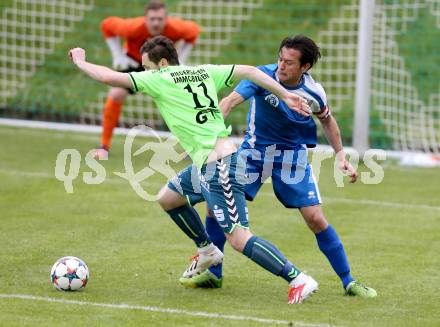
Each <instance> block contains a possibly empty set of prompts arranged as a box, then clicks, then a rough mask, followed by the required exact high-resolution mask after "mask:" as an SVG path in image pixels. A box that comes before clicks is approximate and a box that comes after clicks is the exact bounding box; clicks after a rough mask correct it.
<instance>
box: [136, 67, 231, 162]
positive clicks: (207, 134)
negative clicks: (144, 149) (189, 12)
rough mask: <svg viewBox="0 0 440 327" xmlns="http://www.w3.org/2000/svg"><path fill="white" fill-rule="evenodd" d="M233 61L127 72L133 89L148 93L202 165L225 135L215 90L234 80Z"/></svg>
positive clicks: (228, 131) (193, 156)
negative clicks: (220, 138)
mask: <svg viewBox="0 0 440 327" xmlns="http://www.w3.org/2000/svg"><path fill="white" fill-rule="evenodd" d="M233 72H234V66H233V65H200V66H168V67H166V68H162V69H159V70H152V71H144V72H138V73H136V72H133V73H129V75H130V77H131V82H132V84H133V90H134V91H135V92H141V93H145V94H148V95H150V96H151V97H152V98H153V100H154V102H155V103H156V104H157V106H158V108H159V111H160V113H161V115H162V117H163V119H164V120H165V123H166V124H167V126H168V128H169V129H170V131H171V133H173V134H174V135H175V136H176V137H177V139H178V140H179V141H180V143H181V144H182V147H183V148H184V149H185V151H186V152H187V153H188V155H189V156H190V157H191V159H192V160H193V162H194V163H195V164H196V165H197V166H198V167H201V166H202V165H203V164H204V163H205V161H206V159H207V157H208V154H209V153H210V152H211V151H212V150H213V149H214V146H215V143H216V141H217V138H219V137H225V136H228V135H229V134H230V133H231V131H230V128H226V126H225V122H224V120H223V115H222V113H221V111H220V109H219V106H218V97H217V92H218V91H219V90H221V89H222V88H225V87H231V86H232V84H233V81H232V74H233Z"/></svg>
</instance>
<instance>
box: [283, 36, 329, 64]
mask: <svg viewBox="0 0 440 327" xmlns="http://www.w3.org/2000/svg"><path fill="white" fill-rule="evenodd" d="M284 47H286V48H288V49H295V50H298V51H299V52H301V58H300V63H301V66H304V65H305V64H310V68H312V67H313V65H314V64H316V63H317V62H318V59H319V58H321V52H320V51H319V47H318V46H317V45H316V43H315V42H314V41H313V40H312V39H311V38H308V37H307V36H304V35H296V36H288V37H286V38H285V39H284V40H283V41H281V45H280V48H279V50H278V52H280V51H281V49H282V48H284Z"/></svg>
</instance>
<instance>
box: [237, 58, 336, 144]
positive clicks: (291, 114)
mask: <svg viewBox="0 0 440 327" xmlns="http://www.w3.org/2000/svg"><path fill="white" fill-rule="evenodd" d="M258 69H260V70H261V71H262V72H264V73H265V74H267V75H269V76H270V77H272V78H273V79H274V80H276V81H278V82H279V79H278V77H277V76H276V74H275V72H276V70H277V69H278V65H276V64H271V65H266V66H260V67H258ZM284 87H285V88H286V89H287V90H288V91H289V92H293V93H296V94H298V95H301V96H302V97H303V98H306V99H307V101H308V103H309V105H310V107H311V109H312V111H313V113H314V114H315V115H317V116H318V117H319V118H324V117H327V116H328V114H329V110H328V106H327V97H326V95H325V92H324V89H323V88H322V86H321V85H320V84H319V83H316V82H315V81H314V80H313V78H312V76H311V75H310V74H308V73H305V74H303V76H302V78H301V82H300V83H299V84H298V85H297V86H296V87H287V86H284ZM235 91H236V92H238V93H239V94H240V95H241V96H242V97H243V98H244V99H245V100H247V99H249V98H251V100H250V109H249V113H248V127H247V130H246V135H245V138H244V141H243V144H242V148H260V149H261V148H265V147H267V146H270V145H273V144H277V148H278V149H291V148H296V147H298V145H301V144H305V145H307V146H308V147H314V146H316V142H317V135H316V124H315V121H314V120H313V118H312V117H304V116H301V115H300V114H298V113H296V112H295V111H293V110H291V109H289V108H288V107H287V105H286V104H285V103H284V102H283V101H280V100H279V99H278V98H277V97H276V96H275V95H274V94H272V93H271V92H269V91H267V90H266V89H263V88H261V87H259V86H258V85H256V84H255V83H253V82H251V81H247V80H246V81H242V82H241V83H240V84H239V85H238V86H237V87H236V88H235Z"/></svg>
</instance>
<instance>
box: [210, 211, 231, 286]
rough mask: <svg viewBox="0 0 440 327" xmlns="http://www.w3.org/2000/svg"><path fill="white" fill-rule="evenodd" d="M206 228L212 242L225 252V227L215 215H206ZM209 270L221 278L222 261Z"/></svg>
mask: <svg viewBox="0 0 440 327" xmlns="http://www.w3.org/2000/svg"><path fill="white" fill-rule="evenodd" d="M205 228H206V232H207V233H208V235H209V238H210V239H211V241H212V243H214V245H215V246H217V247H218V248H219V249H220V251H222V252H224V248H225V243H226V236H225V233H224V232H223V229H222V228H221V227H220V225H219V224H218V222H217V220H216V219H215V218H214V217H209V216H206V223H205ZM209 271H210V272H212V273H213V274H214V275H215V276H217V278H221V277H222V264H221V263H220V264H218V265H216V266H212V267H211V268H209Z"/></svg>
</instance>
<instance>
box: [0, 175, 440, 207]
mask: <svg viewBox="0 0 440 327" xmlns="http://www.w3.org/2000/svg"><path fill="white" fill-rule="evenodd" d="M0 174H3V175H14V176H23V177H36V178H47V179H53V180H56V178H55V174H53V175H52V174H49V173H45V172H30V171H19V170H7V169H0ZM78 179H80V176H78ZM104 183H109V184H118V185H120V184H127V185H128V181H126V180H123V179H116V178H106V179H105V181H104ZM148 184H149V185H151V186H156V187H160V186H162V185H163V183H157V182H148ZM258 194H259V195H260V196H272V197H273V196H274V194H273V193H272V192H265V191H261V192H259V193H258ZM324 200H325V202H334V203H347V204H356V205H366V206H380V207H388V208H397V209H421V210H436V211H440V206H433V205H429V204H417V203H414V204H411V203H402V202H389V201H379V200H368V199H348V198H342V197H339V198H333V197H327V196H324Z"/></svg>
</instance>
